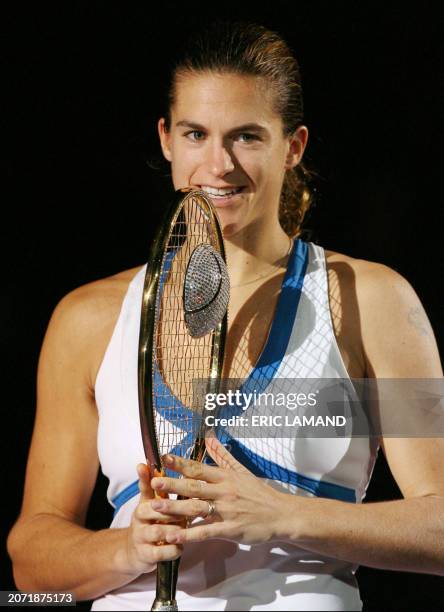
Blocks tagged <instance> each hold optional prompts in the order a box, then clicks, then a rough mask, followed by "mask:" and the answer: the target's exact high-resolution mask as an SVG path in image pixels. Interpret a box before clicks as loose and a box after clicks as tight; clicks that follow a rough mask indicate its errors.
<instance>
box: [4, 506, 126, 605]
mask: <svg viewBox="0 0 444 612" xmlns="http://www.w3.org/2000/svg"><path fill="white" fill-rule="evenodd" d="M126 531H127V530H126V529H102V530H100V531H90V530H89V529H85V528H84V527H81V526H79V525H76V524H74V523H72V522H70V521H68V520H66V519H63V518H61V517H57V516H53V515H49V514H48V515H45V514H41V515H38V516H36V517H34V518H33V519H31V520H30V521H29V522H28V523H26V524H22V525H20V526H19V528H18V529H17V530H16V534H14V533H13V534H12V537H11V538H10V539H9V541H8V549H9V553H10V555H11V558H12V561H13V568H14V578H15V581H16V585H17V587H18V588H19V589H21V590H23V591H46V590H54V591H71V592H74V593H75V595H76V597H77V599H78V600H84V599H94V598H96V597H99V596H100V595H103V594H104V593H106V592H108V591H110V590H112V589H115V588H118V587H120V586H122V585H124V584H127V583H128V582H131V581H132V580H133V579H134V578H136V577H137V575H138V574H137V573H134V572H133V573H131V572H130V571H129V570H128V568H127V566H126V561H125V553H126V539H127V536H126Z"/></svg>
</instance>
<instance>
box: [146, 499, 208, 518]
mask: <svg viewBox="0 0 444 612" xmlns="http://www.w3.org/2000/svg"><path fill="white" fill-rule="evenodd" d="M151 506H152V507H153V508H155V509H156V510H157V512H162V513H165V514H166V515H168V516H170V515H173V516H174V517H176V520H177V517H184V516H186V517H187V518H197V517H198V516H201V517H202V518H206V517H207V516H208V512H209V510H210V506H209V503H208V502H207V501H206V500H203V499H186V500H173V499H162V500H157V499H156V500H155V501H152V502H151Z"/></svg>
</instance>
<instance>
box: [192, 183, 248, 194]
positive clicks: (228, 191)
mask: <svg viewBox="0 0 444 612" xmlns="http://www.w3.org/2000/svg"><path fill="white" fill-rule="evenodd" d="M201 189H202V190H203V191H205V192H206V193H208V195H212V196H227V195H231V194H232V193H237V192H238V191H240V190H241V187H237V188H236V189H215V188H214V187H207V186H206V185H202V187H201Z"/></svg>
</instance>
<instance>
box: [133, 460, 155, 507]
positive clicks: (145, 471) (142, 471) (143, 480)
mask: <svg viewBox="0 0 444 612" xmlns="http://www.w3.org/2000/svg"><path fill="white" fill-rule="evenodd" d="M137 475H138V476H139V490H140V498H141V500H148V499H153V497H154V492H153V490H152V488H151V476H152V475H151V470H150V467H149V465H147V464H146V463H139V464H138V466H137Z"/></svg>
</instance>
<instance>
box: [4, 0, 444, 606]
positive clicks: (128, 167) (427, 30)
mask: <svg viewBox="0 0 444 612" xmlns="http://www.w3.org/2000/svg"><path fill="white" fill-rule="evenodd" d="M438 6H439V5H438V3H436V5H435V4H432V3H427V2H425V3H424V2H422V3H419V2H413V3H409V4H408V5H407V4H401V3H399V4H395V3H386V4H382V3H381V4H379V3H374V2H372V3H370V2H360V3H354V2H327V1H325V2H321V1H319V0H317V1H312V2H299V1H297V0H293V1H292V2H282V1H277V0H273V2H271V3H267V7H266V8H259V6H244V7H239V5H238V4H237V3H233V2H230V1H224V2H223V3H217V6H216V3H213V5H211V4H210V3H196V2H191V3H174V2H170V1H163V2H162V3H159V5H157V6H153V5H150V4H148V3H147V2H143V3H142V2H141V3H136V2H134V3H117V2H116V3H111V2H109V3H104V4H99V3H96V2H76V3H72V4H69V3H65V2H64V3H59V4H58V5H55V4H54V6H51V8H49V6H43V7H42V6H41V5H40V4H39V5H38V6H34V7H33V8H31V6H26V5H17V6H16V9H15V11H14V13H13V14H9V15H8V16H4V20H3V27H4V40H6V43H7V44H6V49H5V51H4V52H3V59H4V60H6V72H5V73H4V76H3V79H2V81H3V94H2V98H3V101H2V111H1V117H0V121H1V125H2V131H3V136H2V142H3V145H4V147H5V152H6V155H5V158H4V162H3V171H4V179H3V186H4V187H6V190H5V198H4V201H3V207H2V224H1V226H2V229H1V246H2V248H3V257H2V261H3V269H2V288H3V297H2V300H1V302H0V314H1V322H2V325H3V333H2V334H1V342H2V350H1V359H2V364H1V372H2V380H3V385H2V389H3V391H4V394H3V419H4V420H3V423H4V427H3V444H2V451H3V453H4V457H3V458H2V462H1V471H2V477H3V483H2V491H3V507H2V511H3V514H4V516H3V519H2V524H1V527H2V542H4V539H5V537H6V534H7V532H8V531H9V529H10V527H11V526H12V523H13V521H14V520H15V518H16V516H17V514H18V512H19V508H20V502H21V495H22V488H23V477H24V470H25V463H26V455H27V450H28V446H29V442H30V437H31V433H32V425H33V419H34V410H35V376H36V365H37V358H38V354H39V350H40V346H41V342H42V340H43V336H44V333H45V329H46V326H47V324H48V321H49V318H50V315H51V312H52V310H53V309H54V307H55V305H56V303H57V302H58V301H59V299H60V298H61V297H62V296H63V295H65V294H66V293H67V292H69V291H70V290H72V289H73V288H74V287H77V286H79V285H82V284H84V283H86V282H89V281H91V280H95V279H98V278H102V277H104V276H108V275H110V274H113V273H116V272H118V271H121V270H124V269H126V268H131V267H134V266H137V265H141V264H143V263H144V262H145V261H146V257H147V249H148V245H149V242H150V237H151V236H152V233H153V231H154V230H155V227H156V219H157V218H158V216H159V211H160V210H161V208H162V206H163V205H164V204H165V202H166V201H167V200H168V197H169V193H170V189H171V187H170V182H171V181H170V178H169V177H168V170H167V167H166V166H165V165H162V164H157V160H158V159H159V158H160V148H159V146H158V142H157V132H156V122H157V118H158V117H159V116H160V114H161V112H162V96H161V93H162V88H163V85H164V83H165V78H166V68H167V65H168V61H169V60H170V59H171V57H173V56H174V49H175V47H176V43H177V41H179V40H180V39H181V37H182V36H183V35H184V34H185V33H189V32H191V31H192V30H193V29H195V28H199V27H205V23H206V21H207V20H209V19H211V18H213V17H228V18H231V19H234V18H241V19H249V20H255V21H258V22H260V23H263V24H264V25H266V26H268V27H269V28H271V29H277V30H278V31H279V32H280V33H281V34H282V35H283V36H284V38H286V40H287V41H288V42H289V44H290V46H291V47H292V48H293V50H294V51H295V53H296V56H297V57H298V59H299V62H300V65H301V70H302V78H303V86H304V94H305V106H306V124H307V125H308V126H309V129H310V142H309V146H308V148H307V152H306V159H307V160H308V162H309V163H311V165H312V167H314V168H315V169H316V170H317V171H318V173H319V175H320V178H319V179H318V181H317V189H318V196H317V202H316V206H315V207H314V208H313V210H312V212H311V215H310V217H309V219H308V223H307V226H308V228H309V229H310V230H311V232H312V233H311V239H312V240H314V241H315V242H318V243H319V244H322V246H324V247H325V248H329V249H332V250H336V251H339V252H344V253H346V254H348V255H351V256H354V257H359V258H363V259H369V260H372V261H378V262H382V263H384V264H386V265H388V266H390V267H392V268H394V269H395V270H397V271H398V272H400V273H401V274H402V275H403V276H405V277H406V278H407V279H408V280H409V282H410V283H411V284H412V285H413V287H414V288H415V290H416V292H417V293H418V295H419V297H420V299H421V301H422V302H423V304H424V307H425V309H426V311H427V313H428V315H429V318H430V320H431V323H432V326H433V328H434V330H435V333H436V337H437V340H438V344H439V346H441V341H442V338H443V327H442V317H440V314H441V313H442V306H441V301H440V299H439V289H440V287H441V279H442V257H441V236H442V221H443V218H442V212H441V210H442V202H441V183H442V181H441V168H440V164H441V160H442V155H441V149H442V133H441V131H440V126H439V119H440V115H441V112H440V111H441V106H442V102H441V99H442V96H441V95H440V94H441V91H440V87H439V77H440V69H441V64H442V57H441V49H442V43H441V38H442V36H443V28H442V21H441V20H440V19H439V17H438V12H437V10H435V9H436V8H437V7H438ZM156 165H157V167H158V169H157V170H156V169H154V168H153V166H156ZM105 494H106V482H105V480H104V479H103V477H100V478H99V481H98V485H97V489H96V491H95V494H94V497H93V500H92V503H91V509H90V512H89V516H88V523H87V526H89V527H91V528H94V529H96V528H102V527H105V526H107V525H108V524H109V521H110V518H111V510H110V508H109V507H108V506H107V502H106V499H105ZM395 497H400V493H399V490H398V489H397V487H396V484H395V483H394V481H393V479H392V477H391V476H390V473H389V471H388V468H387V465H386V463H385V461H384V459H383V457H382V456H381V457H380V458H379V459H378V462H377V465H376V468H375V472H374V476H373V479H372V482H371V485H370V487H369V490H368V495H367V498H366V501H376V500H383V499H392V498H395ZM2 561H4V562H5V571H2V584H1V588H2V589H8V588H9V589H11V588H14V584H13V581H12V577H11V572H10V566H9V563H8V560H7V557H6V553H5V550H4V546H3V545H2ZM357 575H358V579H359V582H360V588H361V597H362V599H363V601H364V602H365V610H379V609H386V610H406V609H427V608H428V609H435V610H438V609H442V603H441V602H442V596H443V591H444V589H443V585H444V581H443V579H442V578H440V577H437V576H427V575H422V574H410V573H405V572H388V571H380V570H374V569H368V568H360V570H358V574H357ZM83 605H85V604H83Z"/></svg>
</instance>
